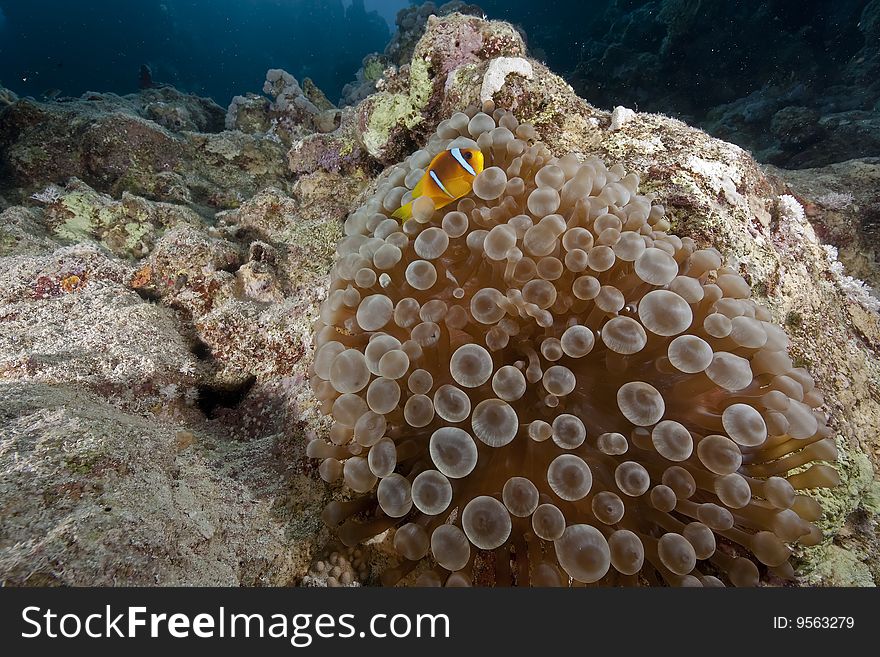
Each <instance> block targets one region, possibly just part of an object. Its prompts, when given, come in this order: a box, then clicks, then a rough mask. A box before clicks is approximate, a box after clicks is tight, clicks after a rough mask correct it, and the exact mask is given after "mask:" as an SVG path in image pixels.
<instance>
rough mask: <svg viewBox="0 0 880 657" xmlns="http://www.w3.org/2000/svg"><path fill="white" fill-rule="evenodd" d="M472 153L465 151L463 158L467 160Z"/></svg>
mask: <svg viewBox="0 0 880 657" xmlns="http://www.w3.org/2000/svg"><path fill="white" fill-rule="evenodd" d="M472 155H473V153H465V154H464V159H466V160H469V159H471V156H472Z"/></svg>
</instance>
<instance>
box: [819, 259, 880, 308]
mask: <svg viewBox="0 0 880 657" xmlns="http://www.w3.org/2000/svg"><path fill="white" fill-rule="evenodd" d="M822 248H823V249H824V251H825V257H826V258H828V266H829V268H830V269H831V274H832V276H834V280H835V282H836V283H837V284H838V285H839V286H840V289H841V290H843V292H844V293H845V294H846V296H847V297H848V298H849V299H850V300H851V301H854V302H856V303H858V304H859V305H861V306H863V307H864V308H865V309H867V310H870V311H873V312H875V313H876V312H880V298H878V297H877V295H876V292H875V291H874V289H873V288H872V287H871V286H870V285H868V284H867V283H865V282H864V281H862V280H859V279H858V278H854V277H852V276H850V275H848V274H847V273H846V270H845V269H844V268H843V263H842V262H840V260H838V258H837V247H834V246H831V245H830V244H823V245H822Z"/></svg>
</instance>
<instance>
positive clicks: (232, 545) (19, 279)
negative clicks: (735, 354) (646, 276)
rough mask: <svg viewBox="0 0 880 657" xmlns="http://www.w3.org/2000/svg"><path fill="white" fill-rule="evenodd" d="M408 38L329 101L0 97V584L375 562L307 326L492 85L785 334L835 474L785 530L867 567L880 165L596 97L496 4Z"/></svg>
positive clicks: (286, 575)
mask: <svg viewBox="0 0 880 657" xmlns="http://www.w3.org/2000/svg"><path fill="white" fill-rule="evenodd" d="M872 4H874V3H872ZM402 38H403V37H401V39H402ZM411 42H412V43H411V49H410V46H408V45H407V46H404V44H403V42H401V43H400V44H399V47H396V48H395V49H394V52H395V53H396V54H394V55H393V56H394V57H396V58H397V59H396V60H395V61H393V62H392V61H389V62H388V63H389V65H388V66H386V65H385V63H383V64H382V67H381V72H379V68H378V67H373V69H372V70H371V72H370V75H371V76H374V77H376V76H378V77H376V79H375V81H374V82H375V85H374V86H375V89H376V90H375V91H372V90H370V91H369V93H365V94H364V95H363V97H362V98H360V99H359V100H357V102H355V103H354V104H350V105H348V106H346V107H344V108H343V109H341V110H337V109H335V108H334V107H332V105H331V104H329V103H326V102H325V101H326V99H324V100H322V95H321V94H319V92H318V90H316V89H315V88H314V87H313V85H309V84H307V83H306V82H305V81H303V83H302V84H299V83H297V81H295V80H293V79H292V78H291V77H290V76H287V75H285V74H283V73H281V72H270V73H269V75H268V77H267V88H266V90H265V94H266V95H258V94H253V95H252V96H244V97H243V100H241V101H237V102H235V101H234V102H233V105H234V106H235V107H234V110H230V111H229V112H224V111H223V110H222V108H219V107H217V106H216V105H214V104H213V103H211V102H209V101H205V100H203V99H198V98H195V97H192V96H186V95H184V94H181V93H179V92H176V91H175V90H173V89H168V88H163V89H152V90H148V91H144V92H142V93H140V94H136V95H133V96H125V97H120V96H114V95H110V94H87V95H85V96H84V97H82V98H78V99H70V100H66V99H65V100H63V101H62V102H48V103H41V102H37V101H34V100H32V99H26V98H25V99H18V98H16V97H15V96H14V95H11V94H4V93H2V90H0V99H2V100H0V408H2V413H0V424H2V429H0V435H2V439H0V472H2V477H0V499H2V505H3V508H4V509H5V510H6V511H5V512H4V514H3V517H2V520H0V536H2V537H3V538H2V540H0V581H2V582H3V583H4V584H7V585H37V584H60V585H71V584H99V585H100V584H106V585H110V584H116V585H122V584H130V585H138V584H139V585H155V584H199V585H206V584H230V585H236V584H244V585H291V584H304V585H313V586H327V585H337V584H342V585H358V584H375V583H378V576H379V574H380V573H381V572H382V570H383V569H384V568H385V567H386V566H387V564H388V562H389V558H390V555H391V554H392V553H393V548H392V546H391V542H392V538H393V537H391V536H389V535H387V534H386V535H383V536H380V537H378V538H377V539H376V540H374V541H372V542H371V543H370V544H368V545H365V546H363V547H360V548H358V549H357V550H348V549H346V548H342V547H341V546H338V545H336V543H335V542H336V540H337V539H336V537H335V536H334V535H333V534H331V533H330V532H329V531H328V530H327V529H326V528H325V527H324V524H323V522H322V520H321V517H320V513H321V509H322V508H324V506H325V505H326V504H327V503H328V502H331V501H333V500H341V499H344V496H345V495H346V493H344V492H343V490H342V489H341V488H340V487H338V486H330V485H327V484H325V483H324V482H323V481H322V480H321V478H320V476H319V473H318V471H317V467H315V464H314V463H313V462H312V460H311V459H308V458H306V448H307V447H306V446H307V444H308V443H309V442H310V441H311V440H313V439H315V438H316V437H324V436H326V435H327V432H328V431H329V422H328V420H327V418H326V417H325V414H324V413H325V412H326V411H324V412H322V409H321V408H320V406H319V405H318V404H317V402H316V401H315V398H314V397H313V395H312V392H311V390H310V389H309V386H308V372H309V369H310V367H311V363H312V357H313V343H312V324H313V322H314V320H315V319H316V318H317V316H318V307H319V304H320V303H321V301H322V300H323V299H324V298H325V296H326V294H327V287H328V284H329V277H328V272H329V270H330V267H331V265H332V261H333V253H334V251H335V247H336V243H337V242H338V240H339V239H340V238H341V237H342V235H343V221H344V219H345V217H346V216H347V215H348V214H349V213H350V212H351V211H352V210H353V209H354V208H356V207H358V206H359V205H361V204H362V203H363V201H364V200H365V199H366V198H368V197H369V196H370V195H372V194H373V193H374V192H375V190H376V189H377V187H378V185H380V184H382V182H383V180H384V179H385V176H386V175H387V174H386V173H384V172H385V170H386V167H388V166H389V165H391V164H394V163H397V162H399V161H400V160H401V159H403V158H404V157H405V156H407V155H408V154H410V153H411V152H412V151H415V150H417V149H418V148H419V147H421V146H423V145H424V143H425V141H426V140H427V138H428V136H429V135H431V134H432V133H433V132H434V131H435V130H436V129H437V126H438V124H440V122H441V121H442V120H444V119H446V118H448V117H449V116H451V115H452V114H453V113H454V112H456V111H460V110H463V109H465V108H466V107H468V106H471V105H479V104H480V103H481V102H482V101H484V100H487V99H489V98H491V99H493V100H494V102H495V104H496V105H497V106H498V107H503V108H505V109H507V110H509V111H510V112H513V113H514V114H515V115H516V116H517V117H518V118H519V120H520V121H521V122H529V123H531V124H533V125H534V126H535V130H536V133H537V137H538V138H539V139H540V140H541V141H542V142H543V143H544V144H545V145H546V146H547V148H548V149H549V150H550V151H551V152H553V153H555V154H557V155H562V154H564V153H568V152H574V153H577V154H580V155H582V156H584V157H587V156H592V155H595V156H599V157H601V158H604V159H607V160H608V161H609V163H611V162H620V163H621V164H622V165H623V166H624V167H625V168H626V169H627V170H628V171H633V172H637V173H638V175H639V176H640V178H641V180H642V185H641V189H642V192H643V193H647V194H651V195H653V197H654V198H655V200H656V202H658V203H661V204H662V205H663V206H665V208H666V217H667V219H668V220H669V221H670V223H671V231H672V232H674V233H676V234H677V235H679V236H680V237H689V238H691V239H692V240H693V241H694V243H695V244H696V245H697V246H698V247H701V248H702V247H707V246H714V247H715V248H717V249H718V250H719V251H720V252H721V253H722V254H723V255H724V256H725V257H726V258H727V259H728V263H729V264H730V265H731V266H732V267H733V268H734V269H735V270H736V272H737V273H739V274H740V275H741V276H742V277H743V278H744V279H745V281H746V282H747V283H748V284H749V286H750V287H751V292H752V295H753V297H754V298H755V299H756V300H757V301H760V302H761V303H762V304H764V305H766V306H767V307H768V308H769V310H770V313H771V314H772V317H773V321H775V322H777V323H780V324H783V325H784V326H785V327H786V330H787V332H788V333H789V335H790V336H791V347H790V355H791V357H792V359H793V360H794V363H795V365H797V366H801V367H805V368H807V370H809V372H810V373H811V374H812V376H813V377H814V378H815V380H816V384H817V388H818V390H819V391H820V393H821V394H822V396H823V397H824V405H823V406H822V410H824V411H825V412H827V413H828V414H829V416H830V420H829V426H830V428H831V431H832V436H833V438H834V440H835V441H836V444H837V449H838V452H839V462H838V469H839V473H840V477H841V485H840V486H838V487H836V488H834V489H830V490H823V491H814V493H813V494H815V495H816V496H818V497H820V498H821V499H820V501H821V504H822V507H823V508H824V509H825V514H824V516H823V517H822V518H821V519H820V520H819V521H818V525H819V527H820V528H821V529H822V531H823V533H824V539H823V540H822V541H821V542H820V543H819V545H817V546H815V547H810V548H799V549H798V550H797V551H796V553H795V555H794V558H793V565H794V567H795V573H796V577H797V582H798V583H800V584H803V585H834V584H838V585H840V584H844V585H871V584H874V583H876V582H877V581H878V580H880V560H878V556H877V555H878V548H880V543H878V538H877V536H878V532H877V524H878V514H880V485H878V480H877V475H876V472H877V468H878V464H880V442H878V436H880V430H878V429H880V390H878V383H877V382H878V380H880V358H878V356H877V354H878V349H880V321H878V314H877V297H876V295H875V294H874V292H873V291H872V289H871V287H870V286H872V285H876V284H877V283H878V282H880V281H878V274H877V262H876V251H875V250H874V249H875V244H876V239H875V237H876V227H877V222H876V215H877V209H878V203H880V200H878V197H877V195H876V189H877V187H876V180H877V176H878V173H877V170H878V163H877V162H876V161H874V160H870V159H864V160H854V161H850V162H846V163H843V164H836V165H830V166H823V167H822V168H821V169H815V170H810V171H806V170H805V171H796V172H792V171H788V170H785V169H777V168H773V167H767V168H762V166H760V165H759V164H757V163H756V161H755V159H753V158H752V157H751V156H750V155H749V154H748V153H747V152H746V151H744V150H743V149H742V148H740V147H737V146H734V145H732V144H729V143H726V142H724V141H720V140H718V139H715V138H712V137H710V136H709V135H707V134H706V133H705V132H703V131H702V130H700V129H698V128H695V127H691V126H689V125H687V124H685V123H683V122H681V121H678V120H675V119H671V118H668V117H665V116H662V115H659V114H649V113H644V112H636V111H633V110H627V109H625V108H623V107H619V108H617V109H615V110H614V111H613V112H608V111H603V110H600V109H597V108H596V107H595V106H593V105H591V104H590V103H589V102H588V100H593V101H595V102H599V101H601V100H602V99H600V98H593V97H591V96H588V100H584V99H583V98H580V97H578V95H576V94H575V92H574V90H573V89H572V88H571V87H570V86H569V85H568V84H567V83H566V82H565V81H564V80H563V79H562V78H560V77H558V76H557V75H555V74H554V73H553V72H552V71H550V70H548V69H547V67H546V66H545V65H543V64H542V63H540V62H538V61H536V60H534V59H532V58H530V57H529V54H528V51H527V48H526V46H525V42H524V40H523V38H522V35H521V34H520V32H519V31H518V30H517V29H515V28H514V27H513V26H511V25H509V24H506V23H503V22H496V21H486V20H484V19H482V18H481V17H479V16H474V15H469V14H466V13H465V14H462V13H457V12H453V13H449V14H448V15H444V16H433V15H432V16H430V17H427V18H426V20H425V21H424V29H423V31H422V32H421V33H420V34H419V35H418V36H413V37H412V38H411ZM389 56H390V55H389ZM391 64H393V65H391ZM331 117H332V121H331V120H330V119H331ZM273 121H274V126H273ZM281 123H284V125H283V126H282V127H283V130H282V129H281V128H279V127H278V126H279V124H281ZM817 143H818V142H817ZM817 148H818V146H817ZM817 152H819V151H818V150H817ZM812 163H815V165H816V166H820V165H824V162H821V161H819V160H816V161H815V162H812V161H811V162H810V164H812Z"/></svg>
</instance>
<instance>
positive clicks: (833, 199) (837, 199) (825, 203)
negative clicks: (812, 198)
mask: <svg viewBox="0 0 880 657" xmlns="http://www.w3.org/2000/svg"><path fill="white" fill-rule="evenodd" d="M816 203H818V204H819V205H821V206H822V207H824V208H825V209H826V210H845V209H846V208H848V207H849V206H851V205H852V204H853V203H855V197H854V196H853V195H852V194H850V193H845V194H842V193H841V192H828V193H827V194H822V196H819V197H818V198H817V199H816Z"/></svg>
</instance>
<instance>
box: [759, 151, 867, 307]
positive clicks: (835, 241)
mask: <svg viewBox="0 0 880 657" xmlns="http://www.w3.org/2000/svg"><path fill="white" fill-rule="evenodd" d="M768 172H769V173H770V174H771V176H772V177H773V178H777V179H779V181H780V184H782V185H784V191H785V192H786V193H789V194H792V195H794V197H795V198H796V199H799V202H800V203H801V204H802V205H803V208H804V213H805V215H806V217H807V218H808V219H809V221H810V224H811V225H812V226H813V228H814V230H815V231H816V235H817V236H818V237H819V238H820V240H821V241H822V244H823V247H824V248H825V249H826V250H829V251H830V249H834V250H835V251H836V252H837V253H836V257H837V258H838V259H839V261H840V263H842V265H843V267H844V269H845V273H846V275H848V276H852V277H854V278H855V279H857V280H862V281H864V282H865V283H866V284H868V285H870V286H871V287H872V288H874V290H880V264H878V263H880V251H878V244H880V159H878V158H865V159H861V160H848V161H846V162H839V163H836V164H830V165H828V166H825V167H820V168H816V169H796V170H786V169H777V168H775V167H774V168H769V169H768ZM874 296H878V295H877V293H874Z"/></svg>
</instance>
